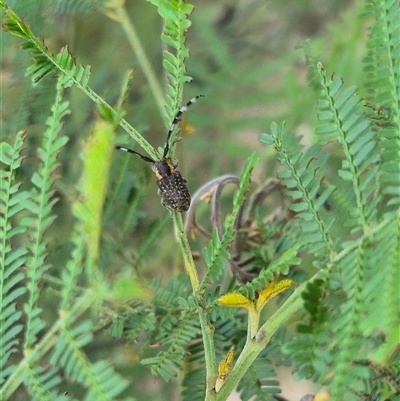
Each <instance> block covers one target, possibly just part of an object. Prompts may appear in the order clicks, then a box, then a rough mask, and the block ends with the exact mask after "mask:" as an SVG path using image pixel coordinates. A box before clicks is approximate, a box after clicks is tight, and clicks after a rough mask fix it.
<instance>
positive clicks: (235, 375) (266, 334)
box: [213, 285, 304, 401]
mask: <svg viewBox="0 0 400 401" xmlns="http://www.w3.org/2000/svg"><path fill="white" fill-rule="evenodd" d="M303 289H304V285H300V286H299V287H298V288H297V289H296V290H295V291H294V293H293V294H292V295H291V296H290V297H289V298H288V299H287V301H286V302H285V303H284V304H283V305H282V306H281V307H280V308H279V309H278V310H277V311H276V312H275V313H274V314H273V315H272V316H271V317H270V318H269V319H268V320H267V321H266V322H265V323H264V324H263V325H262V327H261V328H260V330H259V331H258V333H257V335H256V336H255V337H254V338H252V339H248V340H247V341H246V344H245V346H244V348H243V351H242V352H241V354H240V356H239V358H238V360H237V362H236V363H235V366H234V367H233V369H232V371H231V373H230V374H229V375H228V377H227V379H226V382H225V384H224V385H223V386H222V388H221V390H220V391H219V392H218V394H217V395H216V397H215V398H213V399H214V400H218V401H224V400H226V399H227V398H228V397H229V395H230V394H231V392H232V391H233V390H234V389H235V388H236V386H237V385H238V383H239V381H240V379H241V378H242V377H243V375H244V374H245V373H246V372H247V370H248V369H249V367H250V366H251V364H252V363H253V362H254V360H255V359H256V358H257V356H258V355H259V353H260V352H261V351H262V350H263V349H264V348H265V347H266V345H267V344H268V342H269V340H270V339H271V337H272V336H273V334H274V333H275V332H276V330H278V329H279V328H280V327H281V326H282V324H283V323H285V321H286V320H288V319H289V318H290V317H292V316H293V315H294V314H295V313H296V312H297V311H299V310H300V309H301V307H302V305H303V299H302V298H301V292H302V291H303Z"/></svg>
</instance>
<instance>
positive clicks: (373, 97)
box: [365, 0, 400, 205]
mask: <svg viewBox="0 0 400 401" xmlns="http://www.w3.org/2000/svg"><path fill="white" fill-rule="evenodd" d="M366 14H367V15H369V16H371V15H373V16H374V17H375V24H374V25H373V27H372V28H371V32H370V40H369V42H368V48H369V53H368V55H367V57H366V58H365V64H366V66H365V71H366V73H367V76H368V84H367V90H368V101H369V102H371V104H372V106H373V108H374V109H375V110H376V116H375V119H376V124H377V126H378V128H377V133H378V135H379V138H380V141H379V142H378V146H379V148H380V153H381V155H382V159H381V171H380V174H381V180H380V182H381V188H382V194H383V195H386V196H387V197H388V198H389V201H388V202H387V203H388V205H391V204H396V205H397V204H398V201H399V198H400V197H399V191H400V181H399V180H400V166H399V163H396V160H398V156H399V153H400V139H399V135H398V130H399V127H400V111H399V110H400V83H399V74H400V65H399V58H400V56H399V47H400V38H399V34H398V27H399V23H400V17H399V5H398V3H397V2H396V1H389V0H388V1H377V2H367V13H366Z"/></svg>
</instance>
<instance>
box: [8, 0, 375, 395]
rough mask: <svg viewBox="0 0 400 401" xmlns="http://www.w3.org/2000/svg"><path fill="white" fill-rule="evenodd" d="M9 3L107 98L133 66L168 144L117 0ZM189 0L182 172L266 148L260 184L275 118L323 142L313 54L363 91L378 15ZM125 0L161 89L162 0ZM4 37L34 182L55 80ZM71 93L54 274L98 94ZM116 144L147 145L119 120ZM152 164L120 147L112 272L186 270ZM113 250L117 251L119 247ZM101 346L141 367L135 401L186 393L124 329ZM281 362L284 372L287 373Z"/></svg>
mask: <svg viewBox="0 0 400 401" xmlns="http://www.w3.org/2000/svg"><path fill="white" fill-rule="evenodd" d="M6 3H7V4H8V5H10V6H11V7H12V8H13V10H14V11H15V12H16V13H17V14H18V15H19V16H21V17H23V18H24V19H25V20H26V21H27V23H28V24H29V25H30V27H31V28H32V30H33V31H34V32H35V33H36V35H37V36H39V37H41V38H43V40H44V42H45V44H46V45H47V46H48V48H49V49H50V50H51V51H52V52H53V53H57V52H59V50H60V49H61V48H62V47H64V46H68V48H69V50H70V52H71V53H72V54H73V56H74V57H75V58H76V61H77V63H79V64H83V65H91V66H92V70H91V71H92V72H91V79H90V82H89V85H90V86H91V87H92V88H93V89H94V91H95V92H97V93H98V94H99V95H100V96H101V97H103V98H104V99H105V100H106V101H107V102H108V103H109V104H111V105H112V104H115V102H116V100H117V97H118V95H119V91H120V86H121V83H122V80H123V77H124V74H125V73H126V71H127V69H129V68H131V67H134V68H135V71H134V78H133V81H132V87H131V90H130V94H129V99H128V102H127V114H126V119H127V121H128V122H129V123H130V124H131V125H132V126H133V127H134V128H135V129H136V130H137V131H139V132H140V133H141V134H142V135H143V136H144V137H145V138H146V139H147V140H148V141H149V142H150V143H151V144H152V145H153V146H154V147H156V148H157V147H164V144H165V139H166V133H167V126H166V123H165V120H164V115H162V114H161V113H160V110H159V108H158V107H157V106H156V102H155V95H154V93H153V92H152V90H151V88H150V87H149V83H148V81H147V79H146V74H145V72H146V71H144V68H143V65H142V64H141V62H140V60H139V59H138V58H137V55H136V54H135V52H134V50H133V48H132V47H131V46H130V43H129V40H128V37H127V35H126V33H125V31H124V29H123V27H122V26H121V24H120V23H119V22H118V21H117V20H116V19H115V18H113V16H112V15H111V14H110V12H109V9H108V11H106V10H105V9H104V4H103V3H104V2H103V1H101V0H71V1H65V0H64V1H61V0H58V1H55V0H52V1H49V0H47V1H45V0H35V1H32V0H14V1H11V0H9V1H7V2H6ZM118 3H119V2H118ZM191 3H192V4H194V6H195V9H194V12H193V14H192V16H191V20H192V26H191V28H190V29H189V31H188V36H187V42H186V45H187V47H188V48H189V49H190V58H188V59H187V63H186V65H187V74H188V75H189V76H191V77H192V78H193V80H192V82H191V83H188V84H186V85H185V88H184V98H183V102H187V101H188V100H189V99H191V98H192V97H193V96H196V95H198V94H204V95H205V98H202V99H200V100H199V101H198V102H197V103H196V104H195V105H193V106H192V107H191V108H190V109H189V111H188V112H187V113H186V114H185V118H184V120H183V122H182V124H181V134H180V136H181V137H182V140H181V141H180V142H179V143H178V144H177V148H176V149H177V150H176V156H177V159H178V160H179V170H180V171H181V173H182V175H183V176H184V177H185V178H187V180H188V187H189V190H190V192H191V193H193V192H195V191H196V189H197V188H199V187H200V186H201V185H202V184H203V183H205V182H206V181H208V180H210V179H212V178H215V177H217V176H220V175H224V174H233V175H240V172H241V170H242V168H243V166H244V163H245V161H246V158H247V157H248V156H249V155H250V154H251V153H252V151H256V152H257V154H258V155H259V157H260V158H261V163H260V164H259V165H258V168H257V170H256V171H255V174H254V177H253V181H254V182H253V187H254V188H257V186H259V185H261V184H263V183H264V182H265V181H266V180H268V179H269V178H273V177H275V176H276V169H277V166H276V161H275V160H274V159H273V158H272V157H271V155H272V153H273V149H270V148H269V147H268V148H267V147H266V146H265V145H262V144H261V143H260V142H259V141H258V138H259V136H260V134H261V133H263V132H268V130H269V125H270V124H271V122H273V121H275V122H277V123H278V124H280V123H281V122H282V121H286V129H287V131H290V132H292V133H295V134H297V135H301V136H302V137H303V142H304V143H305V144H307V143H309V142H312V141H313V137H312V135H313V131H314V129H315V127H316V113H315V103H316V100H315V98H316V96H315V92H314V90H313V88H312V85H311V84H310V83H309V82H308V81H309V69H308V67H307V63H309V64H310V65H312V66H315V64H316V62H317V61H320V62H322V63H323V65H324V66H325V68H326V69H327V71H328V72H329V73H333V72H334V73H336V74H338V75H340V76H342V77H343V78H344V80H345V82H346V84H347V85H353V84H354V85H357V86H358V87H359V88H361V92H360V93H361V95H362V94H363V79H364V76H363V73H362V68H363V64H362V63H361V61H362V59H363V57H364V56H365V48H364V46H365V39H366V36H367V34H368V26H369V24H370V21H368V20H366V19H363V18H362V14H363V12H364V7H365V4H364V2H362V1H349V0H325V1H323V2H321V1H320V0H304V1H294V0H292V1H278V0H213V1H207V0H202V1H200V0H197V1H196V0H193V1H192V2H191ZM109 4H113V2H110V3H109ZM115 4H117V3H115ZM121 4H122V3H121ZM125 8H126V12H127V14H128V16H129V18H130V23H131V26H132V27H133V28H134V29H135V31H136V38H137V39H138V40H139V41H140V43H141V45H142V47H143V49H144V52H145V54H146V56H147V58H148V60H149V62H150V65H151V68H152V69H153V71H154V73H155V75H156V77H157V79H158V83H159V85H160V86H161V87H162V88H163V90H164V91H165V90H166V75H165V71H164V70H163V67H162V58H163V50H165V47H164V46H165V45H164V44H163V42H161V40H160V35H161V32H162V20H161V18H160V16H159V15H158V13H157V9H156V8H155V7H154V6H153V5H152V4H151V3H149V2H147V1H144V0H126V1H125ZM1 40H2V47H1V52H2V54H1V60H2V67H1V85H2V86H1V88H2V91H1V110H2V113H1V130H2V132H1V136H2V140H5V141H8V142H10V143H11V142H12V141H13V139H12V138H13V136H14V135H15V133H16V132H17V131H18V130H26V131H27V137H28V139H27V145H28V147H27V149H26V151H25V155H26V160H25V162H24V164H23V166H22V169H21V171H20V174H21V177H20V179H21V181H23V182H24V183H25V184H24V185H26V186H27V187H29V185H30V184H29V180H30V177H31V176H32V174H33V172H34V171H35V169H36V168H37V164H38V162H39V161H38V158H37V149H38V147H39V146H40V144H41V140H42V135H43V132H44V129H45V121H46V118H47V116H48V114H49V110H50V106H51V104H52V102H53V99H54V98H53V95H54V83H55V78H46V79H44V80H43V81H42V82H40V84H39V85H38V86H36V87H32V85H31V81H30V78H29V77H25V71H26V68H27V67H28V66H29V65H30V64H31V60H30V58H29V55H28V53H27V52H25V51H20V50H19V48H18V45H19V40H18V39H17V38H15V37H12V36H11V35H8V34H6V33H4V32H2V38H1ZM306 55H307V56H306ZM307 60H308V61H307ZM66 97H67V98H68V100H69V101H70V108H71V111H72V113H71V115H69V116H67V117H66V118H65V119H64V130H63V135H67V136H68V137H69V142H68V144H67V145H66V147H65V148H64V150H63V152H62V153H61V154H60V156H59V161H60V163H61V167H60V171H59V176H60V179H59V180H58V181H57V184H56V189H57V196H58V198H59V199H60V201H59V203H58V204H57V205H56V208H55V212H56V214H57V215H58V219H57V221H56V222H55V224H54V225H53V226H52V228H51V230H50V233H49V235H51V236H52V243H51V244H50V249H49V253H50V255H49V263H52V264H53V265H54V271H55V272H56V271H57V269H60V268H62V265H63V263H64V261H65V257H66V255H68V252H69V251H70V248H69V236H70V234H71V229H72V226H73V219H72V214H71V209H70V207H71V204H72V203H73V202H74V200H75V199H76V196H77V191H76V186H77V183H78V182H79V177H80V174H81V168H82V161H81V159H80V154H81V149H82V144H83V141H84V140H85V139H86V138H87V137H88V135H89V132H90V129H91V127H92V126H93V124H94V122H95V120H96V115H97V111H96V106H95V105H94V104H93V102H92V101H91V100H90V99H88V98H87V97H86V96H85V95H84V94H83V93H82V92H80V91H79V89H77V88H71V89H69V90H68V91H66ZM167 125H169V124H167ZM117 142H118V143H120V144H124V145H126V146H128V147H132V148H135V149H136V150H138V151H141V150H140V149H139V148H138V147H137V146H136V144H135V143H134V142H133V140H132V139H131V138H129V136H128V135H127V134H126V133H125V132H124V131H123V130H122V129H119V130H118V133H117ZM141 152H142V153H143V151H141ZM150 167H151V166H150V165H149V164H148V163H144V162H143V161H141V160H140V159H139V158H136V157H132V156H130V155H127V154H126V153H123V152H117V151H116V152H115V155H114V160H113V165H112V171H111V175H110V181H109V195H108V197H107V203H106V207H105V210H104V238H103V241H104V244H105V245H104V247H105V249H106V250H109V249H112V252H105V253H104V259H103V260H102V264H103V267H104V269H105V271H107V272H108V273H109V275H110V276H112V275H113V274H115V271H114V269H116V266H119V267H118V268H120V269H122V268H132V267H133V268H134V269H135V271H136V273H137V274H138V275H139V276H142V277H146V278H151V277H154V276H156V275H157V274H159V273H163V277H164V280H166V279H167V278H168V277H169V276H173V275H174V274H176V271H177V270H183V269H182V265H181V262H180V260H179V257H178V255H176V252H174V251H172V252H171V249H174V248H173V247H174V245H173V244H174V241H175V239H174V235H173V232H172V222H171V220H170V217H169V214H168V213H167V212H166V210H165V209H164V208H163V207H162V206H161V205H160V197H159V196H158V195H157V190H156V189H157V186H156V182H155V181H156V179H155V176H154V173H153V172H152V171H151V168H150ZM206 209H207V207H204V216H205V217H204V221H205V223H204V224H205V225H206V224H207V221H208V220H207V219H208V216H207V210H206ZM200 216H201V215H200ZM204 244H205V242H203V243H202V242H199V241H197V242H193V249H194V250H197V251H198V250H201V248H202V247H203V246H204ZM116 253H119V255H120V257H119V258H117V259H115V258H114V257H115V254H116ZM112 255H114V256H112ZM118 268H117V269H118ZM110 344H112V347H110V346H109V345H110ZM105 345H107V347H105ZM92 347H93V349H92V350H88V352H89V354H90V353H93V355H95V358H96V359H97V358H102V357H104V358H106V357H107V358H109V357H110V353H112V359H113V360H114V361H115V364H116V365H117V366H119V367H120V368H121V371H122V372H123V373H126V374H127V375H131V376H133V377H134V378H135V380H134V382H133V384H132V391H133V393H132V395H134V396H135V397H138V396H137V393H138V391H139V393H140V394H141V396H140V397H138V399H140V400H150V399H151V400H152V401H155V400H165V399H179V396H178V395H177V394H179V389H178V388H176V382H175V383H169V384H165V383H163V382H162V380H160V379H157V378H154V377H153V376H151V375H150V374H149V372H148V370H147V368H144V367H141V366H137V365H136V364H133V363H130V361H134V358H135V354H134V351H133V350H132V349H130V348H129V346H128V347H127V346H126V344H125V342H124V341H123V340H121V341H120V342H118V341H115V340H114V339H112V338H110V337H109V336H108V335H106V334H105V333H103V332H102V331H100V332H99V334H98V337H97V338H96V341H95V342H94V343H92ZM282 374H283V378H284V381H286V379H285V377H286V376H287V371H286V370H285V371H283V373H282ZM284 388H285V391H286V392H285V393H284V395H285V396H287V397H288V399H289V400H291V401H297V400H299V399H300V398H301V396H302V395H304V394H306V393H307V392H308V390H309V387H303V386H302V385H301V384H299V383H294V382H293V381H288V382H287V384H286V385H285V384H284ZM141 389H142V390H144V389H145V391H141ZM161 394H162V395H161ZM20 399H24V398H20Z"/></svg>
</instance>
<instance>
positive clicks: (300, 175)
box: [260, 124, 334, 253]
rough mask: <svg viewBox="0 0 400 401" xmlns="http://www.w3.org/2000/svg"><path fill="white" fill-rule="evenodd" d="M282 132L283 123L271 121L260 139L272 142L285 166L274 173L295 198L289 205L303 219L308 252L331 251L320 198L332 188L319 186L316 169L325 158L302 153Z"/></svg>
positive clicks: (330, 225)
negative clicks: (279, 126) (266, 132)
mask: <svg viewBox="0 0 400 401" xmlns="http://www.w3.org/2000/svg"><path fill="white" fill-rule="evenodd" d="M283 132H284V127H283V126H282V127H281V128H278V126H277V125H276V124H272V125H271V135H267V134H263V135H262V136H261V138H260V140H261V141H262V142H264V143H267V144H273V145H274V146H275V148H276V150H277V151H278V153H279V158H278V160H279V161H280V163H282V164H284V165H285V166H286V167H287V170H283V171H280V172H279V173H278V177H279V178H280V179H281V182H282V184H283V185H284V186H285V187H286V188H287V189H288V194H289V195H290V196H291V197H292V198H293V200H294V202H295V203H293V204H292V205H291V206H290V209H291V210H293V211H294V212H296V214H297V216H298V217H299V218H301V219H302V220H303V222H302V224H301V229H302V231H303V243H304V244H307V246H308V247H309V249H310V252H325V253H326V252H328V253H329V252H333V250H334V246H333V241H332V239H331V238H330V237H329V234H328V232H329V230H330V228H331V227H332V225H333V223H334V218H332V219H330V221H328V222H325V221H324V220H323V218H322V217H321V209H322V208H323V205H324V202H325V201H326V200H327V199H328V197H329V195H330V194H331V193H332V192H333V190H334V187H333V186H330V187H328V188H326V189H323V188H322V187H321V182H322V179H323V176H321V173H320V169H321V168H323V165H324V164H325V163H326V160H321V158H317V157H313V156H311V155H310V156H308V155H307V154H306V155H305V156H303V155H302V153H301V150H302V149H301V147H300V146H299V144H295V143H293V141H291V143H289V141H284V139H283V138H284V136H283ZM309 153H310V152H309ZM307 156H308V157H307ZM314 164H316V166H315V167H314ZM317 198H318V199H317Z"/></svg>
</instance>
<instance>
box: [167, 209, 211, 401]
mask: <svg viewBox="0 0 400 401" xmlns="http://www.w3.org/2000/svg"><path fill="white" fill-rule="evenodd" d="M172 218H173V221H174V226H175V234H176V237H177V239H178V243H179V246H180V248H181V252H182V255H183V259H184V261H185V267H186V271H187V272H188V274H189V278H190V282H191V283H192V288H193V293H194V295H195V298H196V301H197V305H198V310H199V320H200V326H201V333H202V337H203V344H204V358H205V363H206V375H207V397H206V399H212V397H213V389H214V386H215V381H216V379H217V374H218V373H217V362H216V360H215V347H214V326H213V325H212V324H211V322H210V317H209V314H208V311H207V310H206V309H205V308H204V307H203V305H202V303H203V302H202V301H203V297H202V294H200V293H199V292H198V289H199V285H200V283H199V277H198V275H197V270H196V266H195V264H194V260H193V257H192V252H191V250H190V245H189V241H188V239H187V236H186V234H185V231H184V228H183V221H182V215H181V214H180V213H177V212H173V213H172ZM210 397H211V398H210Z"/></svg>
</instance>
